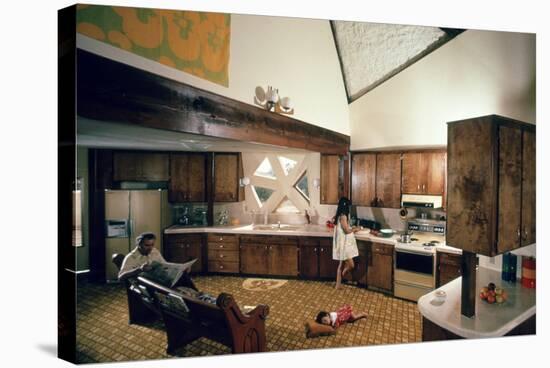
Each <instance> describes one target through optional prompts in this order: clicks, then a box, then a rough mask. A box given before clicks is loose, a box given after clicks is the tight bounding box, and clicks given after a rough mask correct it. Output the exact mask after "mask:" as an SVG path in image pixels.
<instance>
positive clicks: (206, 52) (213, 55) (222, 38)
mask: <svg viewBox="0 0 550 368" xmlns="http://www.w3.org/2000/svg"><path fill="white" fill-rule="evenodd" d="M200 26H201V29H200V32H199V34H200V40H201V59H202V62H203V64H204V66H205V67H206V68H207V69H208V70H210V71H213V72H220V71H221V70H222V69H223V67H224V66H225V64H226V60H227V59H228V58H229V47H228V46H229V42H227V41H228V38H229V29H228V28H227V27H226V26H225V17H224V15H223V14H214V13H211V14H207V15H206V20H205V21H204V22H202V23H201V25H200Z"/></svg>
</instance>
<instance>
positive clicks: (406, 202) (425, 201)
mask: <svg viewBox="0 0 550 368" xmlns="http://www.w3.org/2000/svg"><path fill="white" fill-rule="evenodd" d="M401 206H402V207H408V208H441V207H443V196H433V195H418V194H403V195H402V196H401Z"/></svg>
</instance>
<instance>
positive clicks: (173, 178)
mask: <svg viewBox="0 0 550 368" xmlns="http://www.w3.org/2000/svg"><path fill="white" fill-rule="evenodd" d="M205 184H206V156H205V155H204V154H202V153H173V154H171V155H170V182H169V187H168V198H169V200H170V202H173V203H177V202H204V201H206V195H205V193H206V190H205Z"/></svg>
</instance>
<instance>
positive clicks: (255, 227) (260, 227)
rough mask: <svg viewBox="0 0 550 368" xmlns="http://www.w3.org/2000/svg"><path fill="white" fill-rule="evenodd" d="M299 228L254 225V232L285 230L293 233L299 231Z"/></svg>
mask: <svg viewBox="0 0 550 368" xmlns="http://www.w3.org/2000/svg"><path fill="white" fill-rule="evenodd" d="M299 228H300V227H299V226H294V225H280V226H279V225H275V224H274V225H254V227H253V229H254V230H283V231H293V230H298V229H299Z"/></svg>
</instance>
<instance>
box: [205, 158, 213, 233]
mask: <svg viewBox="0 0 550 368" xmlns="http://www.w3.org/2000/svg"><path fill="white" fill-rule="evenodd" d="M214 180H215V178H214V153H213V152H208V153H207V154H206V199H207V201H208V202H207V213H206V221H207V223H208V226H212V225H214Z"/></svg>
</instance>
